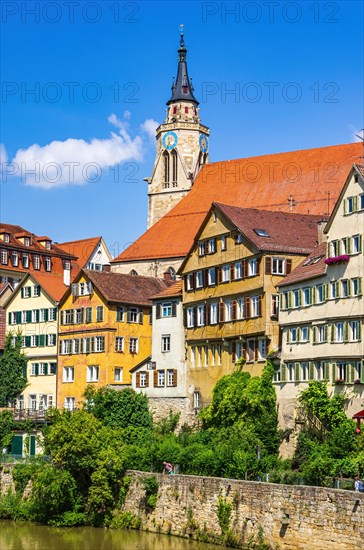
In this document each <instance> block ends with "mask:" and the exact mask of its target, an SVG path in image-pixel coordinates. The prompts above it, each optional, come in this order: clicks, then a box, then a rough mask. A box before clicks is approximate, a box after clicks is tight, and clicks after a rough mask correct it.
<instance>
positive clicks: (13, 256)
mask: <svg viewBox="0 0 364 550" xmlns="http://www.w3.org/2000/svg"><path fill="white" fill-rule="evenodd" d="M11 261H12V264H13V266H14V267H18V265H19V255H18V253H17V252H15V251H14V252H12V253H11Z"/></svg>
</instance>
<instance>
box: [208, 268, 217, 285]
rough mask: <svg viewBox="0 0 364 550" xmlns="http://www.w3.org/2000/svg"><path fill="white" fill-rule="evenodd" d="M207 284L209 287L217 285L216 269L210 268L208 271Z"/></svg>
mask: <svg viewBox="0 0 364 550" xmlns="http://www.w3.org/2000/svg"><path fill="white" fill-rule="evenodd" d="M207 284H208V285H209V286H214V285H216V269H215V268H214V267H210V268H209V269H208V271H207Z"/></svg>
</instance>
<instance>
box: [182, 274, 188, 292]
mask: <svg viewBox="0 0 364 550" xmlns="http://www.w3.org/2000/svg"><path fill="white" fill-rule="evenodd" d="M187 280H188V277H187V275H185V276H184V278H183V281H184V285H185V292H187V291H188V285H187Z"/></svg>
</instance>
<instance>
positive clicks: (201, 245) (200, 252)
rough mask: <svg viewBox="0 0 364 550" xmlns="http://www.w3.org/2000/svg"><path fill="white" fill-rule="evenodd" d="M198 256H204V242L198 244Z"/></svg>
mask: <svg viewBox="0 0 364 550" xmlns="http://www.w3.org/2000/svg"><path fill="white" fill-rule="evenodd" d="M198 255H199V256H204V255H205V241H200V242H199V243H198Z"/></svg>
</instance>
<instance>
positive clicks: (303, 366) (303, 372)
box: [301, 361, 308, 382]
mask: <svg viewBox="0 0 364 550" xmlns="http://www.w3.org/2000/svg"><path fill="white" fill-rule="evenodd" d="M301 380H302V381H303V382H306V381H307V380H308V363H307V362H306V361H305V362H303V363H301Z"/></svg>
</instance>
